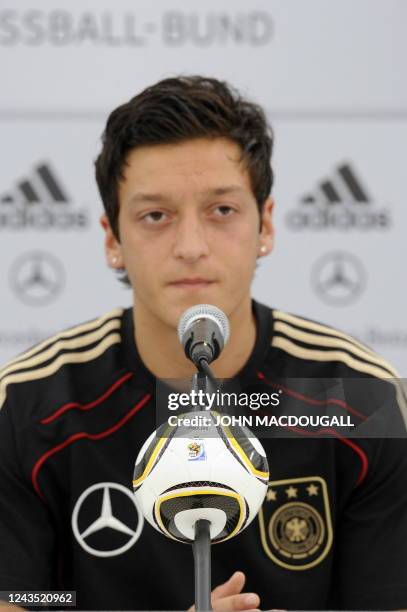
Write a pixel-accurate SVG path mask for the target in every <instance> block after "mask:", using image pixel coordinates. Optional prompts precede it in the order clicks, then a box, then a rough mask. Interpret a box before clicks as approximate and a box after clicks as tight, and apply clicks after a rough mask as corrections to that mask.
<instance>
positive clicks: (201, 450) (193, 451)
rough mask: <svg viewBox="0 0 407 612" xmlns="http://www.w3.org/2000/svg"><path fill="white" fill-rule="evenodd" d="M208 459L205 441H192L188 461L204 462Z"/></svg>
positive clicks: (189, 445) (189, 446)
mask: <svg viewBox="0 0 407 612" xmlns="http://www.w3.org/2000/svg"><path fill="white" fill-rule="evenodd" d="M204 459H206V453H205V445H204V442H203V440H192V441H191V442H190V443H189V444H188V461H203V460H204Z"/></svg>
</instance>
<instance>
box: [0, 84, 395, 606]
mask: <svg viewBox="0 0 407 612" xmlns="http://www.w3.org/2000/svg"><path fill="white" fill-rule="evenodd" d="M272 142H273V141H272V133H271V130H270V128H269V127H268V125H267V123H266V120H265V116H264V114H263V111H262V110H261V109H260V108H259V107H258V106H256V105H254V104H251V103H249V102H248V101H246V100H244V99H242V98H241V97H240V96H239V95H238V94H237V93H236V92H234V91H233V90H232V89H231V88H230V87H228V86H227V85H226V84H225V83H222V82H220V81H217V80H215V79H209V78H202V77H181V78H173V79H166V80H164V81H161V82H159V83H157V84H156V85H153V86H152V87H150V88H148V89H146V90H144V91H143V92H142V93H140V94H139V95H138V96H136V97H135V98H133V99H132V100H130V101H129V102H128V103H127V104H124V105H123V106H121V107H119V108H117V109H116V110H115V111H114V112H113V113H112V114H111V115H110V117H109V119H108V122H107V126H106V130H105V133H104V138H103V148H102V152H101V154H100V155H99V157H98V159H97V161H96V178H97V182H98V186H99V190H100V194H101V197H102V200H103V204H104V208H105V214H104V215H103V216H102V220H101V223H102V226H103V229H104V231H105V248H106V255H107V261H108V264H109V265H110V266H111V267H112V268H113V269H114V270H116V271H117V272H118V273H119V275H121V277H122V280H123V281H124V282H125V283H128V284H129V285H130V287H131V289H132V293H133V307H132V308H131V309H127V310H124V311H123V310H122V309H117V310H114V311H112V312H110V313H107V314H105V315H103V316H101V317H100V318H98V319H95V320H94V321H91V322H88V323H86V324H83V325H80V326H77V327H74V328H73V329H71V330H68V331H65V332H62V333H61V334H59V335H58V336H56V337H54V338H51V339H50V340H48V341H45V342H43V343H41V344H40V345H38V346H37V347H34V348H33V349H31V350H29V351H28V352H26V353H25V354H23V355H22V356H20V357H19V358H17V359H15V360H14V361H12V362H11V363H10V364H8V365H7V366H5V368H3V370H2V371H1V372H0V402H1V405H2V410H1V411H0V427H1V429H0V436H1V441H0V442H1V443H0V471H1V478H0V488H1V495H0V538H1V542H2V546H3V547H4V550H5V551H6V552H5V553H3V554H2V555H1V560H0V590H18V589H30V590H34V589H37V590H44V589H61V588H64V589H68V590H76V592H77V605H78V607H79V608H80V609H122V610H123V609H134V610H139V609H155V610H157V609H186V608H187V607H188V606H189V605H190V604H191V602H192V601H193V563H192V552H191V548H190V546H185V545H184V546H183V545H182V544H179V543H177V542H174V541H172V540H170V539H166V538H164V537H163V536H162V535H161V534H159V533H158V532H156V531H155V530H154V529H153V528H152V527H150V525H148V524H146V523H144V526H143V524H142V517H141V516H140V515H139V514H138V516H136V515H137V513H138V512H137V509H136V508H135V506H134V503H133V502H132V500H131V496H130V497H129V495H128V490H129V488H130V480H131V476H132V469H133V466H134V461H135V458H136V457H137V454H138V452H139V450H140V448H141V446H142V444H143V443H144V441H145V440H146V439H147V437H148V436H149V435H150V434H151V432H152V431H153V430H154V429H155V428H156V421H155V414H154V408H155V382H156V378H183V379H185V378H188V377H190V376H191V375H192V373H193V372H194V366H193V364H192V363H191V362H189V361H188V360H187V359H186V357H185V356H184V354H183V350H182V347H181V345H180V344H179V341H178V339H177V334H176V328H177V324H178V321H179V318H180V315H181V314H182V313H183V312H184V311H185V309H186V308H188V307H190V306H191V305H195V304H199V303H209V304H214V305H216V306H217V307H219V308H221V309H222V310H223V311H224V312H225V313H226V315H227V316H228V318H229V321H230V325H231V336H230V340H229V342H228V344H227V345H226V347H225V349H224V351H223V352H222V354H221V356H220V357H219V359H218V360H217V361H215V362H214V363H213V371H214V373H215V375H216V376H217V377H218V378H236V379H238V381H239V384H240V386H241V388H242V389H253V388H256V389H258V388H261V389H263V390H264V389H268V390H270V388H272V389H274V388H275V385H276V381H279V383H280V382H281V381H284V380H289V379H300V378H303V379H316V378H326V379H353V378H355V379H356V378H358V379H360V378H362V379H364V380H366V381H368V382H369V381H372V382H373V383H374V384H375V389H379V394H380V393H381V391H382V390H383V389H385V396H386V398H387V402H386V407H385V412H386V415H387V416H385V419H386V420H387V421H389V420H391V421H392V422H394V421H397V422H400V423H402V417H401V409H400V406H402V405H403V402H404V398H403V396H402V392H401V390H400V387H399V386H398V385H397V381H392V382H387V381H386V380H384V379H387V378H391V377H395V373H394V371H393V370H392V368H391V366H389V365H388V364H387V363H386V362H385V361H384V360H382V359H381V358H380V357H378V356H377V355H375V354H374V353H372V352H371V351H370V350H369V349H367V348H366V347H363V346H362V345H360V344H359V343H357V342H356V341H355V340H353V339H352V338H350V337H348V336H346V335H345V334H342V333H341V332H339V331H337V330H334V329H332V328H328V327H326V326H323V325H321V324H318V323H314V322H311V321H308V320H305V319H303V318H301V317H298V316H294V315H289V314H287V313H284V312H281V311H279V310H276V309H274V310H272V309H270V308H268V307H266V306H264V305H261V304H258V303H256V302H254V301H252V300H251V297H250V285H251V281H252V279H253V275H254V272H255V268H256V263H257V260H258V259H259V258H261V257H264V256H266V255H267V254H268V253H270V251H271V250H272V247H273V240H274V229H273V224H272V209H273V201H272V200H271V199H270V190H271V186H272V172H271V168H270V156H271V150H272ZM277 299H278V296H277ZM284 392H285V393H286V394H287V396H291V397H295V391H293V390H292V389H290V388H289V386H287V387H286V388H285V391H284ZM297 395H298V394H297ZM356 396H357V395H356ZM356 396H355V397H356ZM297 399H298V401H301V402H302V403H303V404H304V406H305V405H307V402H308V404H309V402H310V401H311V403H312V401H313V400H312V399H311V400H310V398H307V397H306V396H299V398H298V397H297ZM359 399H360V397H359ZM329 402H330V403H331V404H333V403H334V404H335V405H338V406H341V407H342V406H345V408H349V409H351V410H352V411H353V415H356V416H357V418H358V419H359V421H360V422H365V420H369V418H368V417H370V416H372V415H373V416H374V415H375V414H376V413H375V410H374V405H375V402H376V399H375V397H374V396H372V397H369V401H368V402H367V401H366V402H363V403H362V405H357V409H356V407H355V406H349V405H348V404H347V403H346V402H344V401H342V400H341V399H340V398H336V397H330V399H329V400H327V401H326V402H325V403H324V402H322V404H323V405H324V407H326V405H328V404H329ZM341 402H342V403H341ZM313 405H316V406H320V405H321V402H320V403H319V404H318V402H316V404H315V402H314V404H313ZM341 409H342V408H341ZM378 412H379V413H380V411H378ZM380 414H381V413H380ZM387 421H386V422H387ZM262 442H263V444H264V447H265V449H266V452H267V455H268V459H269V464H270V472H271V475H270V484H269V488H268V493H267V497H266V500H265V502H264V504H263V508H262V511H261V513H260V514H259V518H258V519H255V520H254V521H253V522H252V523H251V525H250V526H249V527H247V529H246V530H245V531H244V532H243V533H242V534H240V535H239V536H238V537H236V538H232V539H231V540H229V541H227V542H225V543H222V544H219V545H218V546H214V547H213V551H212V577H213V583H214V584H220V583H223V584H221V586H219V587H218V588H217V589H215V590H214V593H213V606H214V608H215V610H219V611H221V610H232V609H233V610H248V609H256V608H258V607H260V606H261V607H262V608H263V609H269V608H296V609H339V608H342V609H397V608H400V607H407V577H406V569H405V568H406V567H407V546H406V542H407V488H406V486H405V483H406V479H407V447H406V444H405V439H389V438H387V439H372V438H366V439H360V440H350V439H347V438H344V437H341V436H340V435H338V434H336V432H333V433H332V435H331V434H329V435H327V436H325V437H321V436H318V435H316V436H307V435H306V434H305V433H304V434H303V435H300V436H299V437H298V438H295V439H289V440H287V439H275V438H274V439H264V440H262ZM236 570H238V571H237V572H236ZM245 580H246V586H245V589H246V590H245V591H244V592H242V591H243V588H244V581H245Z"/></svg>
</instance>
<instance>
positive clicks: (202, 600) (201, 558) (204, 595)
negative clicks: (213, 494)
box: [192, 359, 216, 612]
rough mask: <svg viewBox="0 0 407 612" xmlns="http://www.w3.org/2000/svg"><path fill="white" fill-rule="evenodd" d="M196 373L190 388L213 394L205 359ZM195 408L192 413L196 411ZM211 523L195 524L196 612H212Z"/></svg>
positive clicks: (199, 522)
mask: <svg viewBox="0 0 407 612" xmlns="http://www.w3.org/2000/svg"><path fill="white" fill-rule="evenodd" d="M197 367H198V371H197V372H196V373H195V374H194V375H193V377H192V388H193V390H195V391H197V392H198V391H199V390H202V391H203V392H204V393H211V392H214V391H215V389H216V379H215V377H214V375H213V373H212V371H211V369H210V367H209V364H208V362H207V361H206V359H200V360H199V363H198V366H197ZM199 409H200V408H199V406H195V407H194V408H193V410H192V411H198V410H199ZM210 526H211V523H210V521H208V520H205V519H200V520H198V521H196V523H195V540H194V542H193V544H192V551H193V555H194V571H195V610H196V612H210V611H212V604H211V590H212V588H211V582H212V581H211V534H210Z"/></svg>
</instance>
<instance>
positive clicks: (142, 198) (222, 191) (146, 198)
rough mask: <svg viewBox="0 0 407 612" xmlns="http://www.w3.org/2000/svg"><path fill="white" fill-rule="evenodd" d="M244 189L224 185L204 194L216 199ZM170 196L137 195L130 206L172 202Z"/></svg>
mask: <svg viewBox="0 0 407 612" xmlns="http://www.w3.org/2000/svg"><path fill="white" fill-rule="evenodd" d="M242 191H243V188H242V187H240V185H224V186H220V187H214V188H212V189H206V190H205V191H203V192H202V195H203V196H204V197H210V198H212V197H216V196H222V195H228V194H230V193H241V192H242ZM171 199H172V198H171V197H170V196H166V195H165V194H163V193H143V192H137V193H135V194H134V195H133V196H132V197H131V198H130V200H129V204H138V203H145V202H170V201H171Z"/></svg>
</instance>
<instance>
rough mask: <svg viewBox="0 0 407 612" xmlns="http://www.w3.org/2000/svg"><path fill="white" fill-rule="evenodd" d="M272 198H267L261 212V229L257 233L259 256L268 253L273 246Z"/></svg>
mask: <svg viewBox="0 0 407 612" xmlns="http://www.w3.org/2000/svg"><path fill="white" fill-rule="evenodd" d="M273 209H274V200H273V199H272V198H267V200H266V201H265V202H264V205H263V210H262V213H261V231H260V234H259V256H264V255H268V254H269V253H271V251H272V250H273V246H274V224H273Z"/></svg>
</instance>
